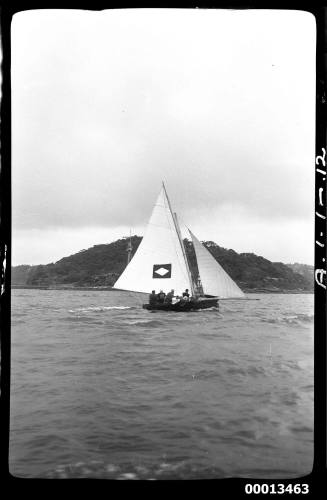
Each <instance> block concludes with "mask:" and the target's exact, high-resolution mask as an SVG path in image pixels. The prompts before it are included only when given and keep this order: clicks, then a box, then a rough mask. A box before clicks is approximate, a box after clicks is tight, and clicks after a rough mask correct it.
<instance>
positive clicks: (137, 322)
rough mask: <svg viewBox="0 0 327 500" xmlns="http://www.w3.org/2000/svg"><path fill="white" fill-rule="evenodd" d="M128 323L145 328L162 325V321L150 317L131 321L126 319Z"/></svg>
mask: <svg viewBox="0 0 327 500" xmlns="http://www.w3.org/2000/svg"><path fill="white" fill-rule="evenodd" d="M128 324H129V325H133V326H139V327H142V326H143V327H147V328H152V327H156V326H162V324H163V323H162V322H161V321H156V320H154V319H153V320H151V319H143V320H141V319H140V320H132V321H128Z"/></svg>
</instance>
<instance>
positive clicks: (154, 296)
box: [149, 290, 157, 306]
mask: <svg viewBox="0 0 327 500" xmlns="http://www.w3.org/2000/svg"><path fill="white" fill-rule="evenodd" d="M156 303H157V294H156V291H155V290H152V292H151V293H150V295H149V304H150V306H154V305H156Z"/></svg>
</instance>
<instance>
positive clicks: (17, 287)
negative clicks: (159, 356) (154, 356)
mask: <svg viewBox="0 0 327 500" xmlns="http://www.w3.org/2000/svg"><path fill="white" fill-rule="evenodd" d="M11 289H13V290H66V291H67V290H69V291H94V292H99V291H100V292H102V291H103V292H120V291H122V290H117V289H116V288H113V287H111V286H69V285H67V286H65V285H62V286H41V285H40V286H34V285H11ZM243 292H244V293H245V294H252V293H267V294H269V293H270V294H275V293H276V294H278V293H280V294H297V295H299V294H312V295H313V293H314V291H313V290H312V291H310V290H268V289H264V288H257V289H251V290H246V289H245V290H243ZM135 293H137V292H135ZM140 293H142V292H140Z"/></svg>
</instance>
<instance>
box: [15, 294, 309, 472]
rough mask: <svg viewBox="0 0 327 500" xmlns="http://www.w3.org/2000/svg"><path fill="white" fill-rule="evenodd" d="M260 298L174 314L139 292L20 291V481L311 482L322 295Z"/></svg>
mask: <svg viewBox="0 0 327 500" xmlns="http://www.w3.org/2000/svg"><path fill="white" fill-rule="evenodd" d="M249 297H251V298H252V299H253V298H256V299H260V300H250V301H222V302H221V303H220V310H219V311H217V310H206V311H197V312H190V313H174V312H170V313H165V312H150V311H146V310H143V309H142V308H141V304H142V299H141V298H140V296H137V295H136V294H131V293H127V292H126V293H123V292H103V291H66V290H62V291H58V290H13V292H12V361H11V373H12V375H11V377H12V380H11V432H10V471H11V473H12V474H13V475H15V476H19V477H59V478H64V477H91V478H93V477H94V478H108V479H202V478H203V479H205V478H223V477H231V476H232V477H238V476H242V477H255V478H260V477H262V478H273V477H276V478H282V477H296V476H298V475H303V474H307V473H309V472H310V471H311V469H312V462H313V296H312V295H277V294H276V295H250V296H249Z"/></svg>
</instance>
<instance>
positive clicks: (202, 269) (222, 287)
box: [189, 230, 245, 298]
mask: <svg viewBox="0 0 327 500" xmlns="http://www.w3.org/2000/svg"><path fill="white" fill-rule="evenodd" d="M189 233H190V235H191V238H192V241H193V245H194V250H195V254H196V259H197V262H198V269H199V274H200V278H201V283H202V287H203V291H204V293H205V294H207V295H214V296H215V297H221V298H234V297H235V298H236V297H244V296H245V295H244V293H243V292H242V290H241V289H240V288H239V287H238V286H237V284H236V283H235V281H233V280H232V278H231V277H230V276H229V275H228V274H227V273H226V271H224V269H223V268H222V267H221V265H220V264H218V262H217V261H216V259H215V258H214V257H213V256H212V255H211V253H210V252H209V251H208V250H207V249H206V248H205V247H204V246H203V245H202V243H200V241H199V240H198V239H197V238H196V237H195V236H194V234H193V233H192V232H191V231H190V230H189Z"/></svg>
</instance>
